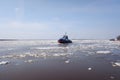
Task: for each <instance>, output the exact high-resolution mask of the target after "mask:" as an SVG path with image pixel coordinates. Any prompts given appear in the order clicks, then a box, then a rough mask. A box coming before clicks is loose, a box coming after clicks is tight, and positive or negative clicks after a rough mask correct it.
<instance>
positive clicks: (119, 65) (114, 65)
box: [112, 61, 120, 67]
mask: <svg viewBox="0 0 120 80" xmlns="http://www.w3.org/2000/svg"><path fill="white" fill-rule="evenodd" d="M112 66H113V67H116V66H118V67H120V61H117V62H112Z"/></svg>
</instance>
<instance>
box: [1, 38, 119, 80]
mask: <svg viewBox="0 0 120 80" xmlns="http://www.w3.org/2000/svg"><path fill="white" fill-rule="evenodd" d="M51 60H53V61H52V63H51V62H49V61H51ZM41 61H44V62H45V61H46V62H47V63H48V64H47V66H50V64H49V63H51V64H53V65H56V64H59V63H60V64H62V63H64V64H68V65H70V66H69V67H66V66H65V67H66V69H68V68H70V69H71V70H72V68H71V67H73V70H77V69H78V73H80V71H79V67H80V66H81V65H82V67H83V66H84V67H83V68H86V70H88V71H94V70H96V73H97V74H96V75H100V73H101V74H106V76H105V77H104V79H103V78H101V79H102V80H109V79H111V76H112V77H114V79H116V80H117V79H120V78H119V77H118V75H119V74H118V71H116V69H118V70H119V71H120V42H119V41H109V40H73V43H71V44H59V43H57V41H56V40H28V41H22V40H21V41H0V63H1V64H3V62H4V63H5V62H7V64H5V65H0V70H1V66H6V65H8V66H9V65H22V64H24V65H25V64H28V63H30V64H36V65H37V66H38V65H39V66H40V65H41V64H43V63H41ZM54 61H56V62H54ZM8 62H9V63H8ZM60 64H59V66H62V65H64V64H62V65H60ZM73 65H74V66H73ZM59 66H56V67H59ZM75 66H76V69H75ZM100 66H101V67H100ZM107 68H108V69H107ZM38 69H39V68H38ZM81 69H82V68H81ZM102 69H103V71H105V70H106V72H100V70H102ZM114 69H115V71H114ZM83 70H84V69H83ZM84 71H85V70H84ZM84 71H83V72H84ZM73 72H74V71H73ZM85 72H86V71H85ZM99 72H100V73H99ZM39 73H40V72H39ZM87 73H88V72H87ZM107 73H110V74H109V75H108V74H107ZM0 74H1V73H0ZM66 74H67V73H66ZM76 74H77V73H76ZM77 77H78V78H79V76H77ZM99 77H100V76H99ZM102 77H103V76H102ZM2 79H6V78H2ZM21 79H22V78H21ZM50 79H51V78H50ZM55 79H58V78H55ZM73 79H76V78H73ZM79 79H80V78H79ZM79 79H78V80H79ZM83 79H85V78H83ZM91 79H93V80H95V79H97V78H95V79H94V78H93V77H92V78H91ZM112 79H113V78H112ZM46 80H49V79H46ZM61 80H64V79H61ZM71 80H72V79H71Z"/></svg>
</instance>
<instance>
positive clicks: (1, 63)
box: [0, 61, 9, 65]
mask: <svg viewBox="0 0 120 80" xmlns="http://www.w3.org/2000/svg"><path fill="white" fill-rule="evenodd" d="M8 63H9V61H1V62H0V65H6V64H8Z"/></svg>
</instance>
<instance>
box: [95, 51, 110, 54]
mask: <svg viewBox="0 0 120 80" xmlns="http://www.w3.org/2000/svg"><path fill="white" fill-rule="evenodd" d="M96 53H97V54H110V53H111V51H97V52H96Z"/></svg>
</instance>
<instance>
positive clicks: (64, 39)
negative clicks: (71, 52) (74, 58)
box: [58, 34, 72, 43]
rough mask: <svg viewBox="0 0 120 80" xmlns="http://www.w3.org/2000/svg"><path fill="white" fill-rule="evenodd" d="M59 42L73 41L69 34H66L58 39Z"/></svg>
mask: <svg viewBox="0 0 120 80" xmlns="http://www.w3.org/2000/svg"><path fill="white" fill-rule="evenodd" d="M58 42H59V43H72V41H71V40H70V39H68V36H67V35H66V34H65V35H64V36H63V37H62V38H60V39H59V40H58Z"/></svg>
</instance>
